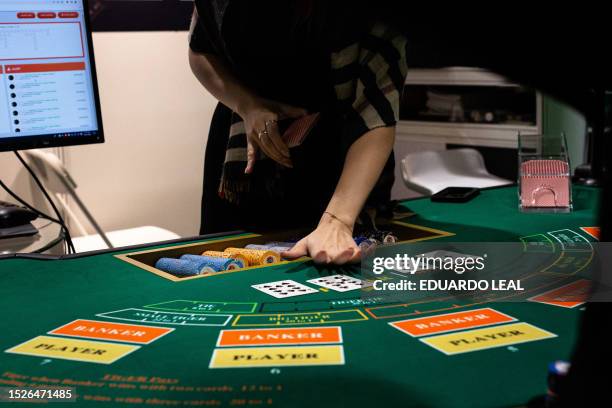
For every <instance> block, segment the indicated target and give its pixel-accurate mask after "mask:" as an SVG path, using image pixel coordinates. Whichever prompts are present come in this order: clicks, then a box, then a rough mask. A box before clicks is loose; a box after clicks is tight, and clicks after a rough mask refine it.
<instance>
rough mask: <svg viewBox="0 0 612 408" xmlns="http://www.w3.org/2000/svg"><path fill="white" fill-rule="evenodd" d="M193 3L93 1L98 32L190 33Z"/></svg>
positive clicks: (179, 0)
mask: <svg viewBox="0 0 612 408" xmlns="http://www.w3.org/2000/svg"><path fill="white" fill-rule="evenodd" d="M192 12H193V2H192V1H191V0H89V17H90V20H91V23H92V28H93V30H94V31H176V30H187V29H188V28H189V21H190V18H191V13H192Z"/></svg>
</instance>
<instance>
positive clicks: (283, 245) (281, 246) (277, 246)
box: [245, 242, 295, 254]
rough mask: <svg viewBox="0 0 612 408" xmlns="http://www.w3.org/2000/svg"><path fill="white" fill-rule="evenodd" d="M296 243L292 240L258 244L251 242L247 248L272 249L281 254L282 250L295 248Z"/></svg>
mask: <svg viewBox="0 0 612 408" xmlns="http://www.w3.org/2000/svg"><path fill="white" fill-rule="evenodd" d="M294 245H295V244H292V243H290V242H269V243H267V244H263V245H258V244H249V245H247V246H246V247H245V248H246V249H259V250H263V251H272V252H276V253H277V254H280V253H282V252H285V251H288V250H290V249H291V248H293V246H294Z"/></svg>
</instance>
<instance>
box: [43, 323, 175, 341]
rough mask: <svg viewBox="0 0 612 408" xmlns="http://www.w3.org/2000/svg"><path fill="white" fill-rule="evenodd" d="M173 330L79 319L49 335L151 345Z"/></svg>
mask: <svg viewBox="0 0 612 408" xmlns="http://www.w3.org/2000/svg"><path fill="white" fill-rule="evenodd" d="M173 330H174V329H172V328H167V327H155V326H143V325H139V324H124V323H112V322H102V321H99V320H84V319H79V320H75V321H73V322H70V323H68V324H66V325H64V326H61V327H58V328H57V329H55V330H53V331H50V332H49V334H58V335H61V336H70V337H83V338H86V339H99V340H111V341H121V342H127V343H138V344H149V343H151V342H153V341H155V340H157V339H159V338H160V337H162V336H164V335H166V334H168V333H170V332H171V331H173Z"/></svg>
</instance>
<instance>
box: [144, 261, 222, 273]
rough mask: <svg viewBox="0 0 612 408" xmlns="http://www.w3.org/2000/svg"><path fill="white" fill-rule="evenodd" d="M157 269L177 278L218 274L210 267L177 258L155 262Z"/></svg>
mask: <svg viewBox="0 0 612 408" xmlns="http://www.w3.org/2000/svg"><path fill="white" fill-rule="evenodd" d="M155 267H156V268H157V269H159V270H162V271H164V272H168V273H171V274H173V275H176V276H195V275H202V274H206V273H214V272H216V271H215V270H214V269H213V268H212V267H211V266H209V265H205V264H198V263H196V262H191V261H187V260H185V259H175V258H159V259H158V260H157V262H155Z"/></svg>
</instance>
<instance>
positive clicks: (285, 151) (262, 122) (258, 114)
mask: <svg viewBox="0 0 612 408" xmlns="http://www.w3.org/2000/svg"><path fill="white" fill-rule="evenodd" d="M307 113H308V112H307V111H306V110H305V109H302V108H298V107H295V106H291V105H287V104H284V103H280V102H276V101H271V100H267V99H260V98H258V99H257V100H255V101H253V102H252V103H250V104H249V105H248V107H247V108H246V109H245V110H244V111H243V112H239V114H240V116H241V117H242V119H243V120H244V127H245V131H246V135H247V165H246V168H245V170H244V172H245V173H246V174H250V173H252V172H253V167H254V165H255V160H256V158H257V151H258V149H261V150H262V151H263V152H264V153H265V154H266V156H268V157H269V158H271V159H272V160H274V161H276V162H277V163H280V164H282V165H283V166H286V167H292V163H291V158H290V157H289V148H288V147H287V145H286V144H285V142H284V141H283V140H282V138H281V135H280V132H279V130H278V123H277V121H278V120H281V119H286V118H299V117H301V116H304V115H306V114H307Z"/></svg>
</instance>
